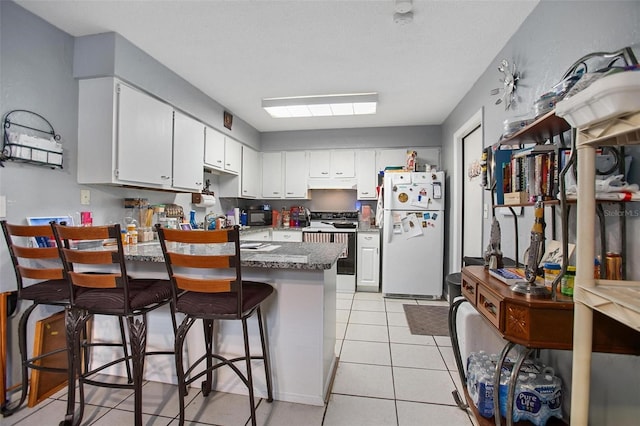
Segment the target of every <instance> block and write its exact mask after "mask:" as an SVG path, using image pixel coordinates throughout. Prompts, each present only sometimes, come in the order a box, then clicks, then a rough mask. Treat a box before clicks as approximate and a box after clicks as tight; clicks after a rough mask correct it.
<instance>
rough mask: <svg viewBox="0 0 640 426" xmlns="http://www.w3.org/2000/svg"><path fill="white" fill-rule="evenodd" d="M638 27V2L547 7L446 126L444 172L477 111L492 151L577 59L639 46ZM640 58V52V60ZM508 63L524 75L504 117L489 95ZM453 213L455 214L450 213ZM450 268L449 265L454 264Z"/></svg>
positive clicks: (508, 249) (506, 240)
mask: <svg viewBox="0 0 640 426" xmlns="http://www.w3.org/2000/svg"><path fill="white" fill-rule="evenodd" d="M638 22H640V2H637V1H585V2H582V1H570V2H569V1H542V2H541V3H540V4H539V5H538V6H537V7H536V8H535V9H534V11H533V12H532V13H531V15H530V16H529V17H528V18H527V20H526V21H525V22H524V23H523V24H522V26H521V27H520V29H519V30H518V32H517V33H516V34H515V35H514V36H513V37H512V38H511V39H510V40H509V42H508V43H507V44H506V46H505V47H504V48H503V49H502V50H501V52H500V53H499V54H498V55H497V56H496V58H495V60H494V61H493V62H492V65H490V66H489V68H488V69H487V70H486V71H485V73H484V74H483V75H482V76H481V77H480V78H479V79H478V81H477V82H476V83H475V84H474V85H473V87H472V88H471V90H470V91H469V92H468V93H467V95H466V96H465V97H464V98H463V99H462V101H461V102H460V103H459V104H458V105H457V106H456V108H455V110H454V111H453V112H452V113H451V114H450V115H449V117H448V118H447V119H446V120H445V122H444V123H443V124H442V147H443V156H442V157H443V168H444V170H449V171H452V170H453V168H454V162H455V161H461V160H460V159H456V158H454V147H453V135H454V133H455V132H456V131H457V130H458V129H459V128H460V127H461V126H462V125H463V124H464V123H465V122H466V121H467V120H468V119H469V118H470V117H471V116H473V115H474V114H475V113H476V112H477V111H478V110H480V109H481V108H483V109H484V127H483V134H484V144H485V146H490V145H493V144H495V143H496V142H498V140H499V138H500V135H501V134H502V132H503V122H504V121H505V120H506V119H509V118H513V117H516V116H520V115H524V116H526V117H531V116H533V115H534V113H533V108H532V106H533V103H534V101H535V100H536V99H537V98H538V97H539V96H540V95H541V94H543V93H545V92H547V91H549V89H550V88H551V87H552V86H553V85H555V84H556V83H558V82H559V81H560V80H561V78H562V75H563V74H564V73H565V71H566V70H567V69H568V68H569V67H570V66H571V64H573V62H575V61H576V60H577V59H579V58H581V57H582V56H584V55H586V54H588V53H591V52H595V51H614V50H617V49H620V48H622V47H624V46H630V45H637V44H638V43H640V25H638ZM560 29H561V30H560ZM639 53H640V50H638V49H636V55H639ZM503 58H506V59H508V60H509V61H510V62H511V61H515V62H516V63H517V66H518V69H519V70H520V72H521V73H522V78H521V81H520V87H519V88H518V90H517V95H518V99H517V104H516V106H515V108H514V109H512V110H509V111H505V109H504V106H503V104H501V105H495V101H496V99H498V97H497V96H491V95H490V94H489V92H490V91H491V90H492V89H494V88H497V87H499V86H500V83H499V81H498V80H499V78H500V77H501V76H502V74H500V73H499V72H498V70H497V67H498V65H499V63H500V61H501V60H502V59H503ZM635 152H636V153H637V150H635ZM638 168H639V167H638V165H637V164H636V165H635V166H632V169H633V170H632V174H633V176H636V174H637V173H638V172H637V170H638ZM636 181H637V180H636ZM449 188H451V186H449ZM451 199H452V197H448V198H447V200H451ZM490 202H491V201H490V198H489V194H488V193H485V203H490ZM447 207H448V208H449V207H450V206H447ZM448 211H451V210H450V208H449V209H448ZM498 218H499V219H500V221H501V229H502V232H503V238H502V249H503V252H504V253H505V255H506V256H510V257H513V256H514V253H515V247H514V244H513V243H514V241H515V239H514V238H513V228H512V225H511V219H508V218H505V217H504V216H498ZM639 219H640V218H637V217H636V218H629V221H628V222H629V223H630V225H631V226H632V228H631V229H637V230H638V232H640V228H634V226H638V225H637V224H638V223H639V222H638V220H639ZM532 220H533V219H532V215H531V211H530V209H529V211H525V217H524V220H521V221H520V223H519V226H520V228H519V229H520V230H523V229H524V230H526V229H530V227H531V223H532ZM490 222H491V220H490V219H488V220H485V232H484V235H489V234H488V232H489V227H490ZM456 226H458V224H456V223H452V224H450V227H449V238H453V234H452V233H453V229H455V227H456ZM521 235H526V234H525V233H521ZM484 245H486V242H485V243H484ZM528 245H529V241H528V239H527V238H520V248H519V253H521V254H522V253H524V250H525V249H526V248H527V247H528ZM638 254H640V252H639V251H638V248H637V247H636V246H634V247H631V248H630V251H629V259H632V258H633V257H634V256H633V255H635V257H636V258H637V256H638ZM445 264H446V265H449V262H445ZM634 267H635V268H636V269H635V270H634V271H633V272H634V276H636V277H638V276H640V267H639V266H634Z"/></svg>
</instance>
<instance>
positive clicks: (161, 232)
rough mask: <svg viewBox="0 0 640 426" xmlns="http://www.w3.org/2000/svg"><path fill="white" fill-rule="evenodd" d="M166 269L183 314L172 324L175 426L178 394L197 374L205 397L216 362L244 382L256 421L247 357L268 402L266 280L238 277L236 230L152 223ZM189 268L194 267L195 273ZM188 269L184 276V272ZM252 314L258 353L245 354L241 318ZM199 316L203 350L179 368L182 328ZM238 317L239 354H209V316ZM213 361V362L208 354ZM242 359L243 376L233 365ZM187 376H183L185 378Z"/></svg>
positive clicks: (184, 334)
mask: <svg viewBox="0 0 640 426" xmlns="http://www.w3.org/2000/svg"><path fill="white" fill-rule="evenodd" d="M157 229H158V236H159V238H160V244H161V246H162V251H163V253H164V257H165V263H166V265H167V271H168V273H169V277H170V279H171V282H172V283H173V286H174V293H173V294H174V297H175V298H176V299H175V301H174V303H175V307H176V312H179V313H182V314H184V315H185V317H184V320H183V321H182V323H181V324H180V326H179V327H178V331H177V334H176V343H175V354H176V372H177V375H178V391H179V396H180V425H182V424H184V398H185V396H186V394H187V386H188V385H189V384H191V383H193V382H194V381H195V380H197V379H198V378H200V377H202V376H206V379H205V381H203V382H202V394H203V395H204V396H205V397H206V396H208V394H209V392H210V391H211V388H212V373H213V371H214V370H216V369H217V368H219V367H222V366H229V367H230V368H231V369H232V370H233V371H234V372H235V373H236V374H237V375H238V377H239V378H240V379H241V380H242V382H243V383H244V384H245V385H246V386H247V388H248V391H249V403H250V408H251V423H252V424H253V425H255V424H256V413H255V401H254V390H253V375H252V369H251V360H253V359H258V360H263V362H264V369H265V375H266V385H267V401H268V402H272V401H273V391H272V384H271V371H270V366H269V350H268V348H267V345H266V341H265V332H264V329H265V325H264V319H263V317H262V311H261V304H262V302H264V301H265V300H266V299H267V298H268V297H269V296H270V295H271V294H272V293H273V287H271V286H270V285H268V284H266V283H261V282H253V281H243V280H242V273H241V267H240V231H239V228H238V227H237V226H236V227H234V228H233V229H223V230H216V231H198V230H196V231H183V230H173V229H165V228H161V227H160V226H157ZM193 271H197V272H196V273H195V274H194V273H193ZM190 272H191V274H190V275H189V273H190ZM254 313H256V314H257V320H258V327H259V330H260V342H261V345H262V355H261V356H256V355H251V352H250V348H249V335H248V330H247V319H248V318H249V317H251V316H252V315H253V314H254ZM198 319H200V320H202V324H203V328H204V342H205V351H206V353H205V354H204V355H202V356H201V357H200V358H198V359H197V360H196V361H194V362H193V363H192V364H191V366H189V367H188V368H187V370H186V371H185V369H184V364H183V359H182V353H183V346H184V341H185V339H186V337H187V333H188V331H189V329H190V328H191V326H192V325H193V324H194V322H195V321H196V320H198ZM215 320H240V321H242V331H243V339H244V352H245V353H244V356H241V357H237V358H232V359H230V358H226V357H225V356H223V355H220V354H216V353H213V347H214V336H213V330H214V321H215ZM214 358H215V359H216V360H217V361H218V362H216V363H215V364H214V362H213V359H214ZM240 361H244V362H245V365H246V375H245V374H243V373H242V372H241V371H240V370H239V369H238V367H237V366H236V365H235V363H236V362H240ZM203 362H205V363H206V366H205V367H204V370H203V371H201V372H199V373H197V374H193V375H191V373H192V372H193V371H194V369H195V368H196V367H198V366H200V365H201V364H202V363H203ZM187 376H189V377H188V378H187Z"/></svg>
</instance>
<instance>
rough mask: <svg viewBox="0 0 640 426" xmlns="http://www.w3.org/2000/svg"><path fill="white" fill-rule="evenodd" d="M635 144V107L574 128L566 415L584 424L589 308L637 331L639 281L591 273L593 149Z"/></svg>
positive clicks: (639, 137) (639, 124)
mask: <svg viewBox="0 0 640 426" xmlns="http://www.w3.org/2000/svg"><path fill="white" fill-rule="evenodd" d="M638 144H640V111H635V112H632V113H627V114H623V115H620V116H618V117H614V118H612V119H609V120H606V121H603V122H601V123H596V124H594V125H590V126H586V127H584V128H580V129H579V130H578V136H577V149H578V153H579V154H578V182H581V184H580V185H579V187H578V200H579V201H578V211H577V220H578V225H577V226H578V229H580V232H579V233H578V236H577V245H576V260H577V274H576V279H575V287H574V300H575V302H576V304H575V305H576V306H575V315H574V336H573V381H572V398H571V421H572V423H574V424H577V425H586V424H587V423H588V419H589V393H590V389H589V388H590V380H591V341H592V331H593V328H594V322H595V321H594V311H598V312H600V313H602V314H604V315H606V316H608V317H610V318H613V319H615V320H616V321H618V322H620V323H622V324H625V325H627V326H628V327H631V328H633V329H635V330H636V331H640V281H618V280H615V281H613V280H603V279H595V278H594V277H593V274H592V273H591V270H592V269H591V267H592V265H593V259H594V256H595V243H594V242H595V235H594V230H593V223H594V220H595V213H594V212H595V205H596V194H595V176H594V173H595V172H594V171H595V167H594V164H595V155H596V148H597V147H599V146H604V145H608V146H620V145H638Z"/></svg>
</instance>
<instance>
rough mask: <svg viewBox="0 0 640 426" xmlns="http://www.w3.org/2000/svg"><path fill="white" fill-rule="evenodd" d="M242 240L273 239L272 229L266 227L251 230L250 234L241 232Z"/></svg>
mask: <svg viewBox="0 0 640 426" xmlns="http://www.w3.org/2000/svg"><path fill="white" fill-rule="evenodd" d="M240 241H271V231H270V230H268V229H265V230H264V231H258V232H250V233H248V234H245V233H244V232H240Z"/></svg>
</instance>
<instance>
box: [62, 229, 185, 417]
mask: <svg viewBox="0 0 640 426" xmlns="http://www.w3.org/2000/svg"><path fill="white" fill-rule="evenodd" d="M51 226H52V229H53V234H54V236H55V239H56V243H57V246H58V251H59V253H60V258H61V259H62V265H63V267H64V270H65V273H66V275H67V279H68V281H69V283H70V285H71V294H70V306H69V309H68V310H67V316H66V332H67V342H68V346H69V347H70V348H71V349H72V350H71V351H70V357H69V363H70V365H71V366H72V367H73V369H70V371H71V372H70V374H69V383H73V381H74V375H73V371H75V374H76V375H77V377H78V382H79V386H78V391H79V400H80V408H79V410H78V412H77V413H74V411H75V388H74V387H73V386H69V395H68V400H67V414H66V417H65V420H64V422H63V423H64V424H66V425H68V424H74V425H75V424H80V422H81V420H82V416H83V412H84V404H85V400H84V384H85V383H86V384H89V385H93V386H103V387H108V388H123V389H133V391H134V421H135V425H136V426H139V425H141V424H142V381H143V374H144V363H145V357H146V356H147V355H152V354H164V355H167V354H173V352H172V351H164V352H162V351H157V352H146V341H147V313H148V312H150V311H152V310H154V309H157V308H159V307H161V306H163V305H166V304H169V306H170V310H171V317H172V321H173V328H174V333H175V328H176V323H175V316H174V310H173V297H172V286H171V283H170V282H169V281H168V280H157V279H132V278H130V277H129V276H128V275H127V268H126V264H125V257H124V250H123V246H122V239H121V234H120V225H109V226H90V227H73V226H63V225H59V224H56V223H52V224H51ZM103 242H108V244H110V246H109V247H103V244H102V243H103ZM105 268H110V269H109V270H105ZM92 315H107V316H116V317H118V318H119V319H123V318H124V319H126V321H127V324H128V331H129V345H130V350H131V355H128V354H126V353H125V354H124V356H123V357H121V358H118V359H115V360H113V361H111V362H108V363H106V364H104V365H100V366H96V367H93V368H85V369H84V370H83V369H81V368H80V356H81V349H85V348H81V344H82V340H81V339H80V332H81V330H82V329H83V327H84V325H85V323H86V322H87V320H88V319H89V317H91V316H92ZM140 319H141V320H140ZM93 346H94V345H93V344H91V343H87V346H86V352H85V354H86V358H88V357H89V356H90V353H89V351H90V349H91V348H92V347H93ZM129 362H131V364H132V366H133V371H132V373H133V374H132V375H133V380H132V381H131V380H130V381H128V382H127V383H113V382H105V381H100V380H99V377H96V374H97V373H100V372H102V371H104V369H106V368H108V367H111V366H113V365H116V364H119V363H125V364H128V363H129ZM86 365H87V366H88V363H87V364H86Z"/></svg>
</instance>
